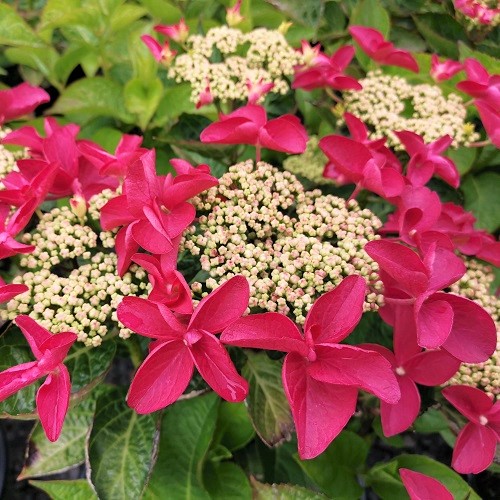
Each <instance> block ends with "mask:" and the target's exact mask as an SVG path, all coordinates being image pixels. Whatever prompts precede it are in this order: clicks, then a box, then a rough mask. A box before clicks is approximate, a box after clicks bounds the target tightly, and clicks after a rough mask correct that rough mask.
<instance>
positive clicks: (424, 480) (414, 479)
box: [399, 469, 453, 500]
mask: <svg viewBox="0 0 500 500" xmlns="http://www.w3.org/2000/svg"><path fill="white" fill-rule="evenodd" d="M399 475H400V476H401V480H402V481H403V484H404V486H405V488H406V491H407V492H408V494H409V495H410V500H453V495H452V494H451V493H450V492H449V491H448V489H447V488H446V487H445V486H444V485H443V484H442V483H440V482H439V481H438V480H437V479H434V478H433V477H430V476H426V475H425V474H422V473H420V472H415V471H412V470H410V469H399Z"/></svg>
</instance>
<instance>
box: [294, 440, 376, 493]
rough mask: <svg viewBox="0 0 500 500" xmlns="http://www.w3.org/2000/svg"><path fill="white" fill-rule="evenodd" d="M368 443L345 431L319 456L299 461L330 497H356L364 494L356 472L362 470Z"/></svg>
mask: <svg viewBox="0 0 500 500" xmlns="http://www.w3.org/2000/svg"><path fill="white" fill-rule="evenodd" d="M368 449H369V446H368V444H367V443H366V441H364V440H363V438H361V437H359V436H358V435H357V434H355V433H354V432H351V431H344V432H342V433H341V434H339V435H338V437H336V438H335V440H334V441H333V443H332V444H331V445H330V446H329V447H328V448H327V449H326V450H325V451H324V452H323V453H322V454H321V455H319V456H318V457H316V458H314V459H312V460H300V459H299V458H298V456H296V457H295V459H296V460H297V462H298V464H299V465H300V466H301V467H302V469H303V470H304V472H305V473H306V474H307V475H308V476H309V477H310V478H311V479H312V480H313V481H314V482H315V483H316V484H317V485H318V486H319V487H320V488H321V490H322V491H323V492H324V493H326V494H327V495H329V496H331V497H332V498H358V497H360V496H361V494H362V493H363V488H362V487H361V486H360V485H359V482H358V479H357V471H358V470H360V469H362V468H363V466H364V464H365V461H366V457H367V455H368Z"/></svg>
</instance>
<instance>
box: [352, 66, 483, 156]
mask: <svg viewBox="0 0 500 500" xmlns="http://www.w3.org/2000/svg"><path fill="white" fill-rule="evenodd" d="M360 83H361V85H362V86H363V90H361V91H357V92H345V93H344V105H345V109H346V110H347V111H349V112H350V113H352V114H354V115H356V116H357V117H358V118H360V119H361V120H363V121H364V122H365V123H366V124H367V125H369V126H370V127H371V128H372V133H371V134H370V138H371V139H380V138H382V137H387V138H388V144H389V145H391V146H395V147H396V148H400V147H401V145H400V141H399V139H398V138H397V136H396V134H395V133H394V131H395V130H409V131H411V132H415V133H417V134H419V135H421V136H422V137H423V138H424V140H425V142H426V143H428V142H432V141H435V140H436V139H438V138H440V137H441V136H443V135H446V134H447V135H450V136H451V137H453V139H454V140H453V145H454V146H455V147H456V146H458V145H461V144H465V145H467V144H469V143H470V142H472V141H475V140H476V139H477V138H478V137H479V136H478V134H477V133H476V132H475V131H474V126H473V125H472V124H471V123H468V122H467V121H466V108H465V106H464V103H463V101H462V98H461V97H460V96H458V95H457V94H453V93H451V94H449V95H448V96H444V95H443V93H442V91H441V89H440V88H439V87H438V86H436V85H428V84H419V85H412V84H410V83H409V82H408V81H407V80H406V79H404V78H403V77H400V76H395V75H384V74H382V73H381V72H380V71H372V72H369V73H368V74H367V76H366V78H363V79H362V80H360Z"/></svg>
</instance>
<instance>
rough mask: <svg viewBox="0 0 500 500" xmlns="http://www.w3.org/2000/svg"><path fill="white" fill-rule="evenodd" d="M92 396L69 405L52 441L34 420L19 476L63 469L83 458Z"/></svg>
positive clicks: (50, 472) (91, 411) (39, 474)
mask: <svg viewBox="0 0 500 500" xmlns="http://www.w3.org/2000/svg"><path fill="white" fill-rule="evenodd" d="M95 403H96V400H95V398H92V397H88V398H86V399H84V400H83V401H81V402H80V403H79V404H78V405H77V406H75V407H73V408H70V409H69V411H68V413H67V415H66V418H65V419H64V426H63V429H62V432H61V435H60V436H59V439H58V440H57V441H55V442H51V441H49V440H48V439H47V437H46V436H45V433H44V431H43V429H42V426H41V425H40V424H39V423H37V424H36V425H35V427H34V428H33V431H32V433H31V436H30V439H29V444H28V449H27V451H26V462H25V464H24V467H23V469H22V471H21V473H20V474H19V477H18V479H26V478H27V477H37V476H44V475H46V474H55V473H58V472H64V471H65V470H68V469H70V468H71V467H74V466H76V465H80V464H82V463H83V462H84V461H85V440H86V436H87V433H88V431H89V428H90V424H91V423H92V419H93V417H94V411H95Z"/></svg>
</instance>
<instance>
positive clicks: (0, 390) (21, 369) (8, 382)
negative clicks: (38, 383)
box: [0, 361, 44, 401]
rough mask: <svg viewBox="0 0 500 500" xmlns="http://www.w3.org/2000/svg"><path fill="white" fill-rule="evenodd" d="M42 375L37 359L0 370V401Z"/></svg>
mask: <svg viewBox="0 0 500 500" xmlns="http://www.w3.org/2000/svg"><path fill="white" fill-rule="evenodd" d="M43 375H44V373H43V370H41V369H40V368H39V367H38V362H37V361H30V362H29V363H22V364H20V365H16V366H13V367H11V368H7V370H4V371H3V372H0V401H3V400H4V399H7V398H8V397H9V396H12V394H15V393H16V392H17V391H20V390H21V389H24V387H27V386H28V385H30V384H32V383H33V382H35V380H38V379H39V378H40V377H43Z"/></svg>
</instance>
